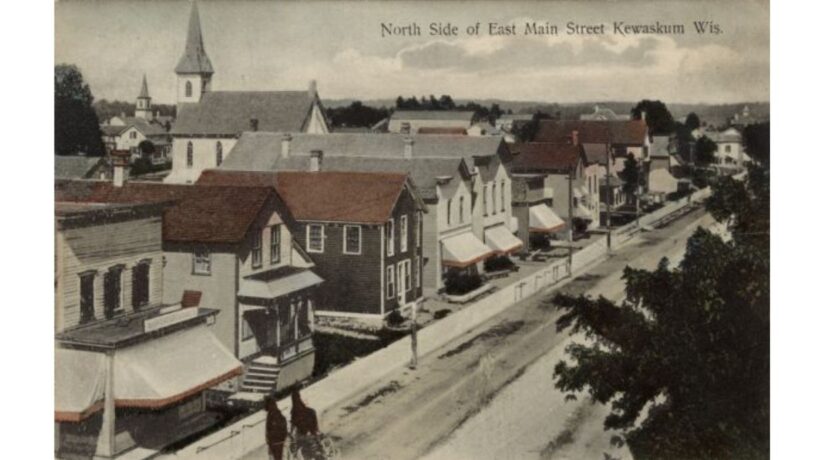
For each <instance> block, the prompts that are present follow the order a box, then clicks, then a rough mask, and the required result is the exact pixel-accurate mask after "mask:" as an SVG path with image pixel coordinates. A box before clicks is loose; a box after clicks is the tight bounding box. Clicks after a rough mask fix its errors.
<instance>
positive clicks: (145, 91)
mask: <svg viewBox="0 0 824 460" xmlns="http://www.w3.org/2000/svg"><path fill="white" fill-rule="evenodd" d="M137 97H139V98H148V97H149V85H148V84H147V83H146V74H145V73H144V74H143V83H142V84H141V85H140V94H139V95H138V96H137Z"/></svg>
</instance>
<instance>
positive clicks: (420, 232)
mask: <svg viewBox="0 0 824 460" xmlns="http://www.w3.org/2000/svg"><path fill="white" fill-rule="evenodd" d="M416 215H417V216H418V235H417V236H418V237H417V238H416V239H417V240H418V247H421V244H423V215H422V214H421V213H420V212H418V214H416Z"/></svg>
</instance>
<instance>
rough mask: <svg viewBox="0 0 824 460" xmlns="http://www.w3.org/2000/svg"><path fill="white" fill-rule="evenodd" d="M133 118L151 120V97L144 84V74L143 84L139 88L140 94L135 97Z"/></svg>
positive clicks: (144, 76)
mask: <svg viewBox="0 0 824 460" xmlns="http://www.w3.org/2000/svg"><path fill="white" fill-rule="evenodd" d="M134 116H135V117H137V118H143V119H145V120H151V119H152V117H153V115H152V97H151V96H149V85H148V84H147V83H146V74H145V73H144V74H143V84H142V85H141V86H140V94H139V95H138V96H137V102H136V103H135V109H134Z"/></svg>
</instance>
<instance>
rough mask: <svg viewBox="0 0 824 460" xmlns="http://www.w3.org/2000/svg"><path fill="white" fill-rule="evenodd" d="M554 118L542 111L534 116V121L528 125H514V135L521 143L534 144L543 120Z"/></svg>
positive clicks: (530, 121)
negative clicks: (533, 141)
mask: <svg viewBox="0 0 824 460" xmlns="http://www.w3.org/2000/svg"><path fill="white" fill-rule="evenodd" d="M551 118H552V116H551V115H549V114H548V113H543V112H541V111H540V110H539V111H537V112H535V113H534V114H533V115H532V119H531V120H529V121H528V122H526V123H513V124H512V134H514V135H515V137H516V138H517V139H518V141H519V142H532V140H533V139H535V134H536V133H537V132H538V125H539V124H540V123H541V120H548V119H551Z"/></svg>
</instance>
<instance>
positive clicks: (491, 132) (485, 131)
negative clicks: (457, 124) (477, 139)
mask: <svg viewBox="0 0 824 460" xmlns="http://www.w3.org/2000/svg"><path fill="white" fill-rule="evenodd" d="M466 133H467V134H468V135H470V136H499V135H500V134H501V131H500V130H499V129H498V128H496V127H494V126H492V125H491V124H489V122H488V121H481V122H477V123H473V124H472V126H470V127H469V129H467V130H466Z"/></svg>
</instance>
